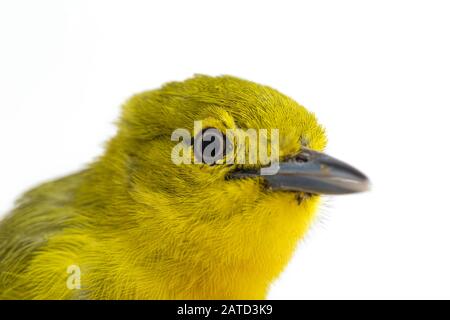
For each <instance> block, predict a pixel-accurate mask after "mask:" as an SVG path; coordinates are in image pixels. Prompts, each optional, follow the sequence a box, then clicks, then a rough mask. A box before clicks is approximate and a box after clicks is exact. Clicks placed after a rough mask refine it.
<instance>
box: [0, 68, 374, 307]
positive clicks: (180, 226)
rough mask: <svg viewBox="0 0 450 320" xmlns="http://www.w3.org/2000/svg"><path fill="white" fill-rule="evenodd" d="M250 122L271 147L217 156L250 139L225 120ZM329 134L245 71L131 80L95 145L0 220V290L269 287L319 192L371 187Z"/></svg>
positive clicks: (234, 291) (246, 294)
mask: <svg viewBox="0 0 450 320" xmlns="http://www.w3.org/2000/svg"><path fill="white" fill-rule="evenodd" d="M199 124H200V125H199ZM250 129H251V130H254V131H253V132H256V133H257V136H258V137H259V138H258V139H259V140H258V141H259V142H261V141H266V142H267V143H272V144H273V145H275V146H276V150H275V149H273V150H274V151H270V152H269V151H268V155H270V156H272V155H275V154H276V155H277V159H278V161H276V160H277V159H276V158H275V157H273V158H272V157H271V158H270V159H271V160H273V161H272V162H270V163H267V162H264V163H263V161H262V160H261V159H262V158H261V159H257V160H256V161H253V162H252V161H251V160H250V158H249V157H247V156H245V158H244V162H240V163H237V162H236V161H235V162H231V161H226V160H227V159H233V157H232V156H231V155H233V156H234V155H235V154H236V153H237V152H238V150H244V152H249V150H250V149H251V148H250V146H251V139H250V138H251V137H252V135H247V137H245V139H244V147H243V148H242V145H241V146H238V145H236V141H237V140H239V139H237V140H236V139H235V140H233V139H229V137H228V135H229V132H238V133H239V134H242V133H245V132H248V131H249V130H250ZM177 130H181V131H177ZM233 130H234V131H233ZM264 130H267V134H262V135H259V133H260V132H261V133H264ZM176 132H182V133H184V134H186V132H188V133H190V134H191V135H192V139H191V140H186V139H183V141H180V139H178V140H177V139H174V137H175V138H176V134H175V135H174V133H176ZM272 132H276V133H277V135H276V136H275V135H274V136H272V135H271V133H272ZM253 137H254V136H253ZM275 138H276V139H275ZM197 141H200V143H197ZM230 141H231V142H230ZM241 142H242V140H241ZM211 145H213V146H214V147H216V146H217V145H218V146H219V148H214V149H213V152H210V154H209V155H210V158H211V157H212V161H207V160H208V159H206V158H203V157H202V155H203V153H202V152H204V151H207V149H208V147H210V146H211ZM325 145H326V136H325V132H324V129H323V127H322V126H321V125H319V124H318V123H317V121H316V118H315V116H314V115H313V114H312V113H310V112H309V111H307V110H306V109H305V108H304V107H303V106H301V105H299V104H298V103H296V102H295V101H293V100H292V99H290V98H288V97H287V96H285V95H283V94H281V93H280V92H278V91H276V90H274V89H272V88H270V87H267V86H263V85H259V84H256V83H253V82H250V81H246V80H242V79H238V78H235V77H231V76H221V77H209V76H203V75H198V76H195V77H193V78H191V79H188V80H186V81H184V82H171V83H168V84H166V85H164V86H163V87H162V88H160V89H158V90H153V91H148V92H144V93H141V94H138V95H136V96H134V97H132V98H131V99H130V100H129V101H128V102H126V103H125V105H124V107H123V114H122V117H121V119H120V121H119V122H118V132H117V135H116V136H115V137H114V138H112V139H111V141H109V143H108V145H107V148H106V151H105V153H104V154H103V155H102V156H101V157H100V158H99V159H97V160H95V161H94V162H92V164H91V165H89V166H88V167H87V168H86V169H85V170H83V171H81V172H78V173H75V174H72V175H69V176H66V177H64V178H61V179H59V180H55V181H52V182H48V183H45V184H43V185H41V186H38V187H37V188H35V189H33V190H31V191H29V192H27V193H26V194H25V195H24V196H23V197H22V198H20V199H19V200H18V202H17V204H16V207H15V209H14V210H13V211H12V212H11V213H10V214H9V215H7V216H6V217H5V218H4V219H3V220H2V222H1V224H0V298H3V299H264V298H265V297H266V295H267V291H268V288H269V285H270V284H271V282H272V281H273V280H274V279H275V278H276V277H277V276H278V275H279V274H280V273H281V272H282V270H283V268H284V267H285V266H286V264H287V263H288V261H289V259H290V258H291V256H292V253H293V251H294V249H295V247H296V244H297V242H298V241H299V240H300V239H301V238H302V237H303V236H304V234H305V232H306V231H307V230H308V227H309V226H310V224H311V222H312V221H313V219H314V216H315V213H316V211H317V208H318V205H319V201H320V200H319V199H320V195H321V194H343V193H352V192H359V191H364V190H366V189H367V188H368V179H367V178H366V176H364V174H362V173H361V172H359V171H358V170H356V169H354V168H353V167H351V166H349V165H347V164H345V163H343V162H341V161H338V160H336V159H334V158H331V157H329V156H326V155H325V154H323V153H321V151H323V149H324V148H325ZM260 149H263V148H260ZM266 151H267V150H266ZM244 154H245V155H247V154H246V153H244ZM178 155H180V156H182V157H183V158H182V159H183V161H182V162H181V163H177V161H174V156H175V158H176V156H178ZM236 159H237V158H235V160H236ZM185 160H192V161H185ZM209 160H211V159H209ZM241 160H242V159H241ZM253 160H254V159H253ZM273 164H275V166H274V167H275V169H276V170H275V171H274V172H272V173H269V174H263V170H264V169H267V168H269V167H270V166H272V165H273Z"/></svg>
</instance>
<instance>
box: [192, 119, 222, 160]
mask: <svg viewBox="0 0 450 320" xmlns="http://www.w3.org/2000/svg"><path fill="white" fill-rule="evenodd" d="M226 146H227V141H226V137H225V134H223V133H222V132H221V131H220V130H218V129H216V128H205V129H203V130H202V132H200V133H199V134H197V136H196V137H195V139H194V155H195V158H196V159H197V160H199V161H201V162H203V163H206V164H209V165H212V164H215V163H216V161H218V160H221V159H223V157H224V156H225V154H226V149H227V147H226Z"/></svg>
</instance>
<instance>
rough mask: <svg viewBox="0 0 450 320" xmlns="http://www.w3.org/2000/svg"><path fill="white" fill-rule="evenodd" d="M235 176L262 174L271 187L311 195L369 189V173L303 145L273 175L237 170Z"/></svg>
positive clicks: (346, 192) (233, 174)
mask: <svg viewBox="0 0 450 320" xmlns="http://www.w3.org/2000/svg"><path fill="white" fill-rule="evenodd" d="M231 176H232V178H246V177H257V176H258V177H261V178H263V179H264V180H265V182H266V185H267V187H268V188H269V189H271V190H284V191H299V192H306V193H312V194H333V195H338V194H348V193H356V192H363V191H367V190H368V189H369V187H370V182H369V179H368V178H367V176H365V175H364V174H363V173H362V172H361V171H359V170H357V169H355V168H354V167H352V166H350V165H348V164H346V163H345V162H342V161H340V160H338V159H335V158H333V157H330V156H328V155H326V154H324V153H321V152H317V151H314V150H310V149H306V148H304V149H303V150H302V151H301V152H300V153H298V154H296V155H295V156H292V157H290V158H287V159H285V161H284V162H280V163H279V170H278V172H277V173H276V174H273V175H260V173H258V172H256V171H253V172H251V171H248V172H246V171H236V172H234V173H232V174H231Z"/></svg>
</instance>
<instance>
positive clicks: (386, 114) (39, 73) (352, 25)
mask: <svg viewBox="0 0 450 320" xmlns="http://www.w3.org/2000/svg"><path fill="white" fill-rule="evenodd" d="M449 16H450V7H449V4H448V2H447V3H446V2H445V1H380V0H379V1H320V0H319V1H308V2H300V1H271V2H266V1H261V0H259V1H230V0H227V1H222V2H217V1H167V0H165V1H154V2H150V1H130V0H127V1H112V0H108V1H61V0H55V1H44V0H41V1H21V0H14V1H12V0H11V1H3V0H2V1H1V3H0V41H1V42H0V148H1V149H0V164H1V165H0V212H2V213H4V212H6V211H7V210H9V209H10V208H11V207H12V203H13V201H14V199H15V198H16V197H17V196H19V195H20V194H21V193H22V192H23V191H25V190H26V189H27V188H29V187H31V186H33V185H35V184H37V183H39V182H42V181H45V180H47V179H51V178H54V177H57V176H61V175H64V174H67V173H69V172H72V171H75V170H78V169H79V168H82V167H83V165H85V164H87V163H89V162H90V161H91V160H92V159H93V158H94V157H95V156H97V155H99V154H100V153H101V152H102V143H103V142H104V141H105V140H106V139H107V138H108V137H110V136H112V135H113V134H114V132H115V129H114V126H113V121H114V120H115V119H116V118H117V117H118V115H119V107H120V105H121V103H122V102H123V101H124V100H125V99H126V98H127V97H129V96H130V95H132V94H134V93H137V92H139V91H142V90H147V89H152V88H156V87H158V86H160V85H161V84H162V83H164V82H166V81H170V80H183V79H185V78H187V77H190V76H192V75H193V74H194V73H205V74H210V75H220V74H231V75H236V76H239V77H243V78H247V79H249V80H253V81H256V82H260V83H263V84H268V85H270V86H272V87H274V88H276V89H279V90H280V91H282V92H284V93H286V94H288V95H290V96H291V97H293V98H294V99H296V100H297V101H298V102H300V103H301V104H303V105H305V106H306V107H307V108H309V109H310V110H312V111H314V112H315V113H316V114H317V116H318V118H319V120H320V121H321V122H322V123H323V124H324V125H325V126H326V128H327V129H328V134H329V140H330V142H329V147H328V153H330V154H332V155H334V156H336V157H339V158H342V159H343V160H347V161H348V162H351V163H352V164H354V165H355V166H357V167H359V168H360V169H362V170H363V171H365V172H366V173H367V174H368V175H369V176H370V177H371V179H372V182H373V190H372V191H371V192H370V193H367V194H361V195H352V196H343V197H336V198H333V199H329V200H328V201H327V205H326V207H325V208H324V209H323V210H322V211H321V214H320V217H321V218H320V219H319V223H317V224H316V225H315V227H314V228H313V230H312V232H311V233H310V234H309V235H308V237H307V239H306V240H305V241H303V242H302V243H301V244H300V246H299V249H298V251H297V252H296V255H295V257H294V259H293V260H292V261H291V263H290V264H289V266H288V268H287V269H286V271H285V272H284V273H283V274H282V276H281V277H280V279H279V280H278V281H277V282H276V283H274V285H273V288H272V290H271V292H270V294H269V298H272V299H298V298H344V299H346V298H363V299H364V298H450V274H449V272H450V248H449V247H450V210H449V201H448V197H449V196H448V189H449V182H450V180H449V179H450V175H449V165H450V162H449V161H450V157H449V151H448V149H449V143H448V141H449V139H450V132H449V131H450V130H449V129H448V126H449V125H448V122H449V113H448V110H449V107H450V40H449V39H450V36H449V33H450V18H449Z"/></svg>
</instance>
